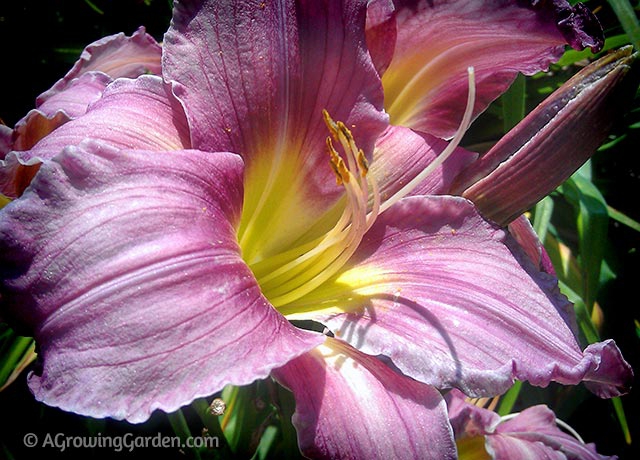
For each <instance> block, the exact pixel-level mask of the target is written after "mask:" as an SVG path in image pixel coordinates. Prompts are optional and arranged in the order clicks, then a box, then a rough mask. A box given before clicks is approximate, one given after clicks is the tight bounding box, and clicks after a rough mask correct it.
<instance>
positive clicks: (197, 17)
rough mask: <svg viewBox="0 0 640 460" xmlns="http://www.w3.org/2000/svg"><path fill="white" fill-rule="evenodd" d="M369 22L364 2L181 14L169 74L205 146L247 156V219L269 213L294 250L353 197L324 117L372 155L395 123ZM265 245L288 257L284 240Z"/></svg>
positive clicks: (214, 6) (192, 4) (169, 42)
mask: <svg viewBox="0 0 640 460" xmlns="http://www.w3.org/2000/svg"><path fill="white" fill-rule="evenodd" d="M365 14H366V11H365V5H364V2H360V1H356V0H344V1H342V2H340V1H338V2H318V1H316V0H306V1H302V2H294V1H293V0H286V1H281V2H258V3H250V2H218V1H214V0H205V1H199V2H198V1H181V2H180V3H178V4H177V5H176V9H175V11H174V18H173V22H172V27H171V29H170V30H169V32H168V33H167V34H166V36H165V40H164V53H165V54H164V58H163V65H164V68H163V72H164V75H165V77H166V78H167V80H168V81H171V82H174V92H175V94H176V96H177V97H178V98H179V99H180V100H181V101H182V103H183V104H184V107H185V110H186V113H187V118H188V120H189V124H190V127H191V130H192V135H193V138H192V139H193V146H194V147H195V148H199V149H202V150H213V151H218V150H225V151H232V152H237V153H240V154H241V155H242V157H243V158H244V159H245V162H246V164H247V173H246V174H247V181H246V197H247V201H246V209H247V216H250V215H256V216H257V217H256V219H257V218H260V219H261V220H264V219H263V218H262V216H261V215H258V214H259V213H260V211H261V210H263V209H268V210H269V219H270V220H271V221H272V224H271V226H270V229H269V232H267V233H263V235H264V236H265V238H271V236H273V238H277V236H278V235H283V234H285V233H286V234H287V238H286V243H290V242H291V241H293V240H295V239H296V238H297V237H299V236H300V235H302V234H304V233H306V232H307V231H308V230H309V227H308V222H313V221H316V220H317V219H318V218H319V216H320V215H322V214H323V213H324V212H325V211H326V210H327V209H328V208H329V207H330V206H331V205H333V204H334V203H335V201H336V200H337V199H338V198H339V197H340V195H341V193H342V189H341V188H340V187H337V186H336V181H335V177H334V173H333V171H332V169H331V167H330V165H329V160H328V156H327V154H326V143H325V141H326V138H327V136H328V134H329V132H328V130H327V127H326V126H325V123H324V121H323V116H322V110H323V109H326V110H327V111H328V112H329V114H330V115H331V116H332V117H333V118H334V119H335V120H339V121H342V122H344V123H345V124H346V126H347V127H348V128H349V129H351V130H352V132H353V136H354V138H355V140H356V143H357V145H358V146H359V147H360V148H362V149H363V150H364V151H365V152H366V154H367V155H368V156H369V157H370V156H371V153H372V151H373V146H374V142H375V139H376V137H377V136H378V134H379V133H380V132H381V131H382V130H383V129H384V127H385V126H386V122H387V117H386V115H385V114H384V113H383V112H382V100H383V94H382V87H381V84H380V79H379V77H378V74H377V72H376V70H375V68H374V65H373V63H372V62H371V58H370V56H369V53H368V51H367V49H366V44H365V42H366V40H365V30H364V29H365ZM278 184H286V188H285V189H281V188H278ZM263 196H266V197H267V201H266V202H264V199H263ZM291 215H305V216H307V217H308V219H307V218H305V219H296V220H292V219H291V218H290V216H291ZM262 246H263V248H270V247H275V249H273V251H271V253H276V252H278V251H279V250H281V249H282V247H281V242H278V241H273V242H272V241H264V242H263V243H262ZM265 250H266V249H265Z"/></svg>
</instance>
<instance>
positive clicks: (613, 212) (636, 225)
mask: <svg viewBox="0 0 640 460" xmlns="http://www.w3.org/2000/svg"><path fill="white" fill-rule="evenodd" d="M607 212H608V213H609V217H611V218H612V219H613V220H615V221H617V222H620V223H621V224H623V225H626V226H627V227H629V228H631V229H633V230H635V231H636V232H640V222H638V221H636V220H633V219H632V218H631V217H629V216H627V215H626V214H623V213H621V212H620V211H618V210H617V209H614V208H612V207H611V206H607Z"/></svg>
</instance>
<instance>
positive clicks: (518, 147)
mask: <svg viewBox="0 0 640 460" xmlns="http://www.w3.org/2000/svg"><path fill="white" fill-rule="evenodd" d="M637 56H638V53H633V49H632V47H630V46H628V47H624V48H621V49H619V50H617V51H615V52H613V53H611V54H608V55H606V56H604V57H602V58H600V59H599V60H597V61H595V62H593V63H591V64H590V65H588V66H587V67H585V68H584V69H582V70H581V71H580V72H578V73H577V74H576V75H575V76H574V77H572V78H571V79H569V80H568V81H567V82H566V83H565V84H564V85H562V86H561V87H560V88H559V89H558V90H556V91H555V92H554V93H553V94H552V95H551V96H550V97H549V98H547V99H546V100H545V101H543V102H542V103H541V104H540V105H538V106H537V107H536V108H535V109H534V110H533V111H532V112H531V113H530V114H529V115H528V116H527V117H525V119H524V120H522V121H521V122H520V123H519V124H518V125H517V126H516V127H514V128H513V129H512V130H511V131H510V132H509V133H507V134H506V135H505V136H504V137H503V138H502V139H501V140H500V141H499V142H498V143H497V144H496V145H495V146H494V147H493V148H492V149H491V150H490V151H489V152H488V153H487V154H486V155H484V156H483V157H482V158H481V159H480V160H478V161H477V162H475V163H473V164H471V165H470V166H469V167H468V168H467V169H466V170H464V171H463V172H462V173H461V174H460V175H459V176H458V177H457V178H456V181H455V183H454V185H453V187H452V189H453V192H454V193H459V194H461V195H462V196H464V197H465V198H468V199H470V200H472V201H474V202H475V203H476V205H477V206H478V207H479V209H480V210H481V211H482V213H483V215H484V216H485V217H487V218H489V219H491V220H494V221H495V222H497V223H499V224H502V225H504V224H508V223H509V222H511V221H512V220H513V219H514V218H515V217H517V216H519V215H520V214H522V212H524V211H526V210H527V209H529V208H530V207H531V206H532V205H533V204H535V203H536V202H537V201H539V200H540V199H541V198H543V197H544V196H546V195H548V194H549V193H550V192H551V191H553V190H554V189H555V188H556V187H557V186H559V185H560V184H561V183H562V182H564V181H565V180H566V179H567V178H568V177H569V176H571V174H573V173H574V172H575V171H576V170H577V169H578V168H579V167H580V166H581V165H582V164H584V162H585V161H587V160H588V159H589V158H590V157H591V156H592V155H593V154H594V153H595V152H596V150H597V148H598V147H599V146H600V145H601V143H602V142H603V141H604V139H605V138H606V136H607V134H608V133H609V131H610V129H611V127H612V126H613V125H614V124H615V122H616V119H617V118H618V117H619V115H620V114H622V113H624V110H623V109H622V108H623V107H624V106H625V99H626V100H630V98H629V95H630V94H632V93H633V92H634V91H635V89H636V87H637V84H638V73H637V71H636V70H637V69H636V68H635V67H634V66H633V64H634V62H635V61H636V59H637Z"/></svg>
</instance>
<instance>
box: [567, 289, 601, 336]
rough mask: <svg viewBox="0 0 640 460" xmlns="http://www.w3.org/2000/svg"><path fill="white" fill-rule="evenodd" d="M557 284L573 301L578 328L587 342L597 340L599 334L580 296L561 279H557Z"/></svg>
mask: <svg viewBox="0 0 640 460" xmlns="http://www.w3.org/2000/svg"><path fill="white" fill-rule="evenodd" d="M558 285H559V286H560V291H562V293H563V294H564V295H566V296H567V298H568V299H569V300H570V301H571V302H572V303H573V309H574V310H575V312H576V321H577V322H578V327H580V330H581V331H582V333H583V334H584V338H585V339H586V341H587V343H595V342H599V341H600V334H598V330H597V329H596V327H595V326H594V324H593V321H591V315H590V314H589V312H588V311H587V307H586V305H585V303H584V301H583V300H582V297H580V295H579V294H578V293H576V292H575V291H574V290H573V289H571V288H570V287H569V286H567V285H566V284H565V283H563V282H562V281H558Z"/></svg>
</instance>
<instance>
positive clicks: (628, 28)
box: [609, 0, 640, 49]
mask: <svg viewBox="0 0 640 460" xmlns="http://www.w3.org/2000/svg"><path fill="white" fill-rule="evenodd" d="M609 5H611V9H612V10H613V12H614V13H615V14H616V16H617V17H618V21H620V25H622V28H623V29H624V31H625V32H626V33H627V35H628V36H629V41H630V42H631V44H632V45H633V46H634V47H635V48H636V49H640V22H639V21H638V17H637V16H636V13H635V11H634V10H633V7H632V6H631V4H630V3H629V1H628V0H609Z"/></svg>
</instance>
